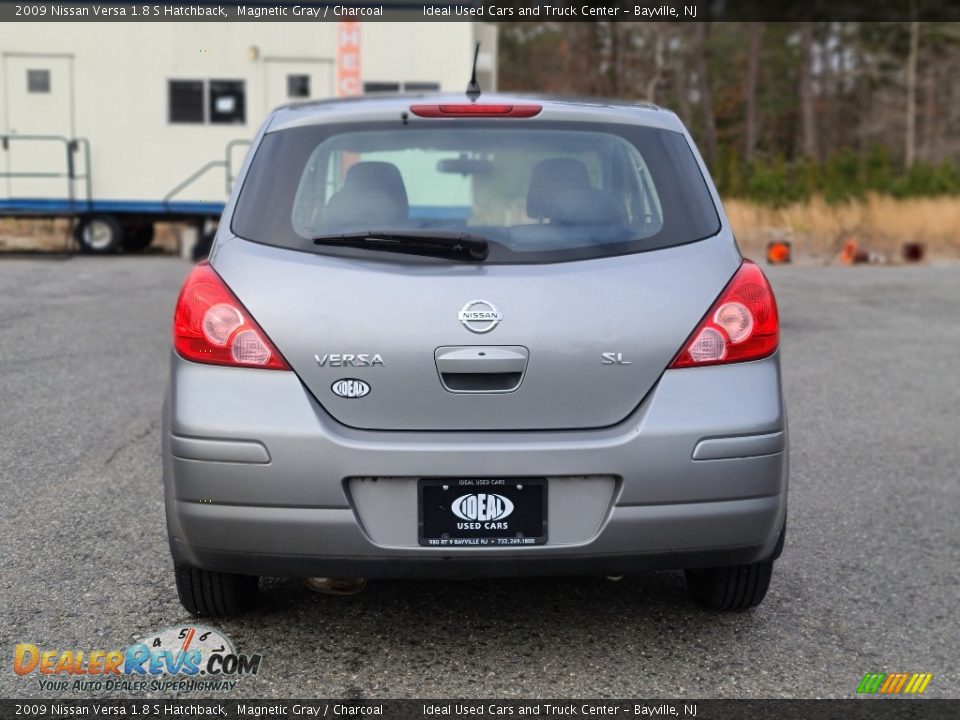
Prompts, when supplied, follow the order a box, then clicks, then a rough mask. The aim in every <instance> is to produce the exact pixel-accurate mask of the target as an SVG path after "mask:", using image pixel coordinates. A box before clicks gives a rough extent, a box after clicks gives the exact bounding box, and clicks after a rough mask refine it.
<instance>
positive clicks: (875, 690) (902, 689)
mask: <svg viewBox="0 0 960 720" xmlns="http://www.w3.org/2000/svg"><path fill="white" fill-rule="evenodd" d="M931 680H933V674H932V673H867V674H866V675H864V676H863V680H861V681H860V685H859V686H857V693H859V694H865V695H873V694H880V695H900V694H904V695H920V694H922V693H923V691H924V690H926V689H927V685H929V684H930V681H931Z"/></svg>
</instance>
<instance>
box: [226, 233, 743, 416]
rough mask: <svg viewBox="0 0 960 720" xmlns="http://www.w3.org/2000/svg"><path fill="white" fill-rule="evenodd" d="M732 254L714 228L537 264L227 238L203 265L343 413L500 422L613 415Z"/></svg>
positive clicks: (634, 398) (626, 410) (715, 287)
mask: <svg viewBox="0 0 960 720" xmlns="http://www.w3.org/2000/svg"><path fill="white" fill-rule="evenodd" d="M739 262H740V257H739V254H738V253H737V251H736V248H735V246H734V243H733V240H732V238H731V237H730V235H729V234H728V233H726V232H722V233H721V234H720V235H718V236H716V237H714V238H710V239H708V240H704V241H702V242H698V243H692V244H687V245H681V246H677V247H672V248H665V249H661V250H656V251H651V252H644V253H638V254H632V255H622V256H617V257H609V258H600V259H588V260H581V261H576V262H564V263H549V264H533V265H509V264H504V265H491V264H469V263H457V262H449V261H446V260H434V259H426V260H425V259H423V258H419V259H416V260H412V261H411V260H409V259H398V257H397V256H394V255H391V254H389V253H376V252H370V253H367V254H364V255H363V256H362V257H359V258H358V257H349V258H347V257H333V256H328V255H320V254H314V253H310V252H301V251H295V250H288V249H284V248H276V247H269V246H266V245H262V244H258V243H252V242H248V241H245V240H242V239H240V238H232V239H230V240H228V241H227V242H225V243H222V244H221V246H220V248H219V251H218V253H217V255H216V257H215V261H214V267H215V269H216V271H217V272H218V273H219V274H220V275H221V276H222V277H223V279H224V280H225V281H226V283H227V284H228V285H229V286H230V287H231V288H232V290H233V291H234V292H235V293H236V295H237V296H238V298H239V299H240V300H241V302H243V303H244V305H245V306H246V307H247V309H248V310H249V311H250V312H251V314H252V315H253V316H254V318H256V320H257V322H258V323H259V324H260V325H261V327H262V328H263V329H264V331H265V332H266V333H267V335H269V337H270V339H271V340H272V341H273V342H274V343H275V345H276V346H277V348H278V349H279V351H280V352H281V353H282V354H283V356H284V357H285V358H286V359H287V361H288V363H289V364H290V366H291V367H292V368H293V370H294V371H295V372H296V373H297V375H298V376H299V377H300V379H301V380H302V381H303V384H304V385H305V387H306V388H307V389H308V390H309V391H310V392H311V393H312V394H313V396H314V397H315V398H316V399H317V401H318V402H319V403H320V404H321V405H322V406H323V407H324V408H325V409H326V410H327V412H329V413H330V414H331V415H332V416H333V417H334V418H336V419H337V420H338V421H340V422H341V423H343V424H345V425H348V426H351V427H355V428H367V429H379V430H478V431H479V430H486V431H496V430H564V429H582V428H597V427H604V426H609V425H613V424H615V423H617V422H619V421H621V420H623V419H624V418H625V417H627V416H628V415H629V414H630V413H631V412H632V411H633V410H634V409H635V408H636V407H637V405H638V404H639V403H640V402H641V401H642V400H643V398H644V396H645V395H647V393H648V392H649V391H650V390H651V388H653V387H654V385H655V384H656V383H657V380H658V379H659V377H660V376H661V374H662V373H663V372H664V369H665V368H666V367H667V366H668V365H669V364H670V361H671V360H672V358H673V357H674V355H675V354H676V353H677V351H678V350H679V349H680V347H681V345H682V344H683V342H684V340H685V339H686V338H687V336H688V335H689V334H690V332H691V331H692V330H693V328H694V327H695V326H696V325H697V323H698V321H699V320H700V319H701V318H702V316H703V314H704V313H705V312H706V311H707V309H708V308H709V307H710V305H711V303H712V302H713V301H714V299H715V298H716V297H717V295H718V294H719V293H720V292H721V290H722V289H723V287H724V285H725V284H726V283H727V281H728V280H729V279H730V277H731V276H732V275H733V273H734V272H735V271H736V269H737V267H738V265H739ZM681 372H683V371H681ZM341 380H360V381H362V383H365V388H368V389H365V390H363V391H359V392H355V391H352V389H353V388H355V387H362V386H357V385H355V384H340V385H338V381H341ZM345 390H346V391H345Z"/></svg>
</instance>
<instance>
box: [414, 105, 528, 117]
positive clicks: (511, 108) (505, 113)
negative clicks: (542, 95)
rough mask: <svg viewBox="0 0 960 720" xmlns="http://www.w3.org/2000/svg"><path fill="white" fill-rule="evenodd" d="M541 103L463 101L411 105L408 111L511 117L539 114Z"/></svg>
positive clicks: (466, 115)
mask: <svg viewBox="0 0 960 720" xmlns="http://www.w3.org/2000/svg"><path fill="white" fill-rule="evenodd" d="M542 109H543V106H541V105H478V104H476V103H463V104H460V105H411V106H410V112H412V113H413V114H414V115H418V116H419V117H426V118H454V117H478V116H479V117H513V118H527V117H533V116H534V115H539V114H540V111H541V110H542Z"/></svg>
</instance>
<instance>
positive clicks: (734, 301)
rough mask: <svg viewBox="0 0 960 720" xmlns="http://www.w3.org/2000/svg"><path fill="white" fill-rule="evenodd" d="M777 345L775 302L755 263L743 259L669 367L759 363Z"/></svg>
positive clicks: (777, 330) (777, 325) (777, 332)
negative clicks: (745, 362) (751, 361)
mask: <svg viewBox="0 0 960 720" xmlns="http://www.w3.org/2000/svg"><path fill="white" fill-rule="evenodd" d="M779 342H780V321H779V319H778V317H777V301H776V300H775V299H774V297H773V290H771V289H770V283H768V282H767V278H766V277H764V275H763V272H762V271H761V270H760V268H759V267H757V266H756V265H755V264H754V263H752V262H750V261H749V260H744V261H743V264H742V265H741V266H740V269H739V270H737V272H736V274H735V275H734V276H733V279H732V280H731V281H730V282H729V283H727V287H725V288H724V290H723V292H722V293H720V297H719V298H717V301H716V302H715V303H714V304H713V307H711V308H710V312H708V313H707V314H706V316H705V317H704V318H703V320H701V321H700V324H699V325H698V326H697V329H696V330H694V331H693V334H691V335H690V337H689V338H687V341H686V342H685V343H684V345H683V350H681V351H680V353H679V354H678V355H677V356H676V357H675V358H674V360H673V363H672V364H671V365H670V367H671V368H685V367H697V366H701V365H719V364H721V363H734V362H744V361H746V360H759V359H760V358H764V357H766V356H767V355H770V354H771V353H773V351H774V350H776V349H777V344H778V343H779Z"/></svg>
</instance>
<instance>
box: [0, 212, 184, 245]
mask: <svg viewBox="0 0 960 720" xmlns="http://www.w3.org/2000/svg"><path fill="white" fill-rule="evenodd" d="M70 229H71V223H70V221H69V220H64V219H48V218H44V219H22V220H21V219H16V220H14V219H10V218H3V219H0V254H2V253H4V252H13V253H17V252H73V251H75V250H76V243H75V242H74V241H73V239H72V238H71V237H70ZM176 232H177V227H176V226H175V225H172V224H170V223H157V226H156V237H155V239H154V241H153V245H152V247H151V251H152V252H155V253H156V252H169V253H174V252H176V249H177V238H176Z"/></svg>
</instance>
